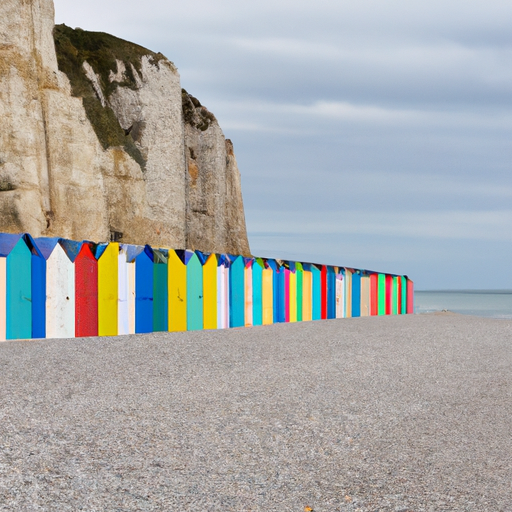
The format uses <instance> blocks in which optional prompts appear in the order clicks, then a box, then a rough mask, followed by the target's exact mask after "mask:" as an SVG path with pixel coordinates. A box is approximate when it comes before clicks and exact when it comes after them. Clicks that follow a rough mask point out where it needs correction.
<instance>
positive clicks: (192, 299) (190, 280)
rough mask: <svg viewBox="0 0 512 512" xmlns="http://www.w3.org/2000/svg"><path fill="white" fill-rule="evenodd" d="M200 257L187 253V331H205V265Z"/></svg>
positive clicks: (193, 253)
mask: <svg viewBox="0 0 512 512" xmlns="http://www.w3.org/2000/svg"><path fill="white" fill-rule="evenodd" d="M199 256H200V255H199V254H198V253H197V252H191V251H186V256H185V263H186V265H187V330H189V331H199V330H201V329H203V307H204V302H203V263H202V261H201V258H200V257H199ZM201 256H202V254H201Z"/></svg>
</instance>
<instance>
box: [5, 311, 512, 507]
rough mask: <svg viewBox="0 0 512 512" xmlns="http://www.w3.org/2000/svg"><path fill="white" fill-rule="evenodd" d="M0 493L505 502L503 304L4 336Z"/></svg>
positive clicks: (27, 499) (507, 373)
mask: <svg viewBox="0 0 512 512" xmlns="http://www.w3.org/2000/svg"><path fill="white" fill-rule="evenodd" d="M0 389H1V392H0V510H5V511H68V510H69V511H76V510H84V511H139V510H140V511H176V512H178V511H180V512H182V511H198V512H201V511H219V512H225V511H262V512H263V511H265V512H270V511H276V512H285V511H290V512H292V511H293V512H303V511H306V512H311V511H314V512H332V511H364V512H366V511H393V512H420V511H429V512H431V511H475V512H477V511H478V512H483V511H489V512H499V511H512V321H511V320H495V319H485V318H477V317H470V316H462V315H456V314H452V313H439V314H423V315H408V316H390V317H368V318H358V319H340V320H328V321H321V322H304V323H299V324H277V325H271V326H265V327H253V328H242V329H230V330H219V331H198V332H185V333H153V334H147V335H136V336H122V337H121V336H119V337H112V338H82V339H70V340H41V341H20V342H7V343H2V344H0Z"/></svg>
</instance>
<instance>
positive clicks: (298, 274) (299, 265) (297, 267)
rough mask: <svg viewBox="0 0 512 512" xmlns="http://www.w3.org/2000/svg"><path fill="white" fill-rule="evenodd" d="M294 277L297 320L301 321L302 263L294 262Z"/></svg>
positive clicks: (302, 300)
mask: <svg viewBox="0 0 512 512" xmlns="http://www.w3.org/2000/svg"><path fill="white" fill-rule="evenodd" d="M295 276H296V277H295V279H296V287H297V306H296V307H297V322H302V307H303V302H304V298H303V295H302V294H303V288H304V269H303V267H302V263H300V262H299V261H296V262H295Z"/></svg>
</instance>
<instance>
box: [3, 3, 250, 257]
mask: <svg viewBox="0 0 512 512" xmlns="http://www.w3.org/2000/svg"><path fill="white" fill-rule="evenodd" d="M53 20H54V13H53V3H52V1H51V0H31V1H28V2H27V1H26V0H2V3H1V5H0V118H1V119H2V120H3V124H4V126H3V129H2V130H1V131H0V230H2V231H11V232H13V231H15V232H19V231H28V232H30V233H31V234H33V235H34V236H62V237H68V238H73V239H90V240H96V241H105V240H108V239H109V238H111V237H117V238H118V239H119V237H120V236H122V238H121V240H122V241H123V242H126V243H139V244H140V243H150V244H152V245H154V246H160V247H174V248H184V247H187V248H191V249H199V250H202V251H204V252H229V253H233V254H246V255H247V254H249V253H250V251H249V244H248V241H247V234H246V228H245V217H244V211H243V203H242V194H241V186H240V174H239V171H238V168H237V165H236V160H235V158H234V154H233V149H232V144H231V142H230V141H227V140H225V138H224V135H223V133H222V130H221V129H220V127H219V125H218V123H217V121H216V119H215V117H214V116H213V114H211V113H210V112H209V111H208V110H207V109H206V108H205V107H203V106H201V104H200V103H199V101H198V100H196V99H195V98H193V97H192V96H190V95H189V94H188V93H186V91H183V90H182V89H181V85H180V78H179V74H178V72H177V70H176V68H175V66H174V65H173V64H172V62H170V61H169V60H167V59H166V58H165V57H164V56H163V55H161V54H155V53H153V52H151V51H149V50H146V49H145V48H142V47H140V46H138V45H135V44H132V43H128V42H126V41H123V40H120V39H118V38H115V37H113V36H110V35H108V34H102V33H92V32H86V31H83V30H80V29H76V30H72V29H70V28H69V27H66V26H57V27H55V28H54V22H53Z"/></svg>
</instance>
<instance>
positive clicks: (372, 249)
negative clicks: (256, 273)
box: [55, 0, 512, 289]
mask: <svg viewBox="0 0 512 512" xmlns="http://www.w3.org/2000/svg"><path fill="white" fill-rule="evenodd" d="M55 8H56V21H57V23H66V24H67V25H69V26H72V27H81V28H83V29H85V30H96V31H104V32H109V33H111V34H114V35H116V36H119V37H122V38H124V39H128V40H130V41H133V42H136V43H138V44H141V45H142V46H145V47H147V48H149V49H151V50H153V51H159V52H162V53H163V54H165V55H166V56H167V57H168V58H169V59H170V60H172V61H173V62H174V63H175V64H176V66H177V67H178V70H179V72H180V75H181V82H182V87H184V88H185V89H187V90H188V91H189V92H190V93H191V94H193V95H194V96H196V97H197V98H198V99H199V100H200V101H201V102H202V103H203V104H204V105H205V106H206V107H208V108H209V109H210V110H211V111H212V112H213V113H214V114H215V115H216V117H217V119H218V120H219V123H220V125H221V127H222V129H223V130H224V133H225V135H226V137H227V138H230V139H232V141H233V143H234V146H235V152H236V156H237V160H238V165H239V168H240V172H241V174H242V187H243V195H244V203H245V212H246V220H247V228H248V232H249V241H250V245H251V250H252V252H253V254H256V255H261V256H272V257H281V258H284V259H296V260H302V261H316V262H320V263H332V264H338V265H344V266H349V267H356V268H367V269H373V270H380V271H385V272H391V273H396V274H408V275H409V276H410V277H411V278H412V279H413V280H414V281H415V284H416V288H417V289H453V288H512V172H511V167H512V3H511V2H510V1H502V0H491V1H490V2H489V1H485V2H484V1H480V0H479V1H472V0H464V1H458V0H451V1H450V2H446V0H443V1H438V0H429V1H428V2H425V1H424V0H421V1H420V0H403V1H394V0H388V1H386V2H383V1H382V0H375V1H370V0H357V1H356V0H351V1H350V2H348V1H343V0H338V1H335V0H329V1H325V0H316V1H315V2H305V1H302V2H301V1H297V0H294V1H291V0H272V1H269V0H259V1H258V2H252V1H250V0H246V1H245V2H240V1H239V0H236V1H235V0H217V1H216V0H188V1H187V2H177V1H172V0H145V1H144V2H140V1H133V0H101V1H100V0H88V1H87V2H76V1H75V0H55Z"/></svg>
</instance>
